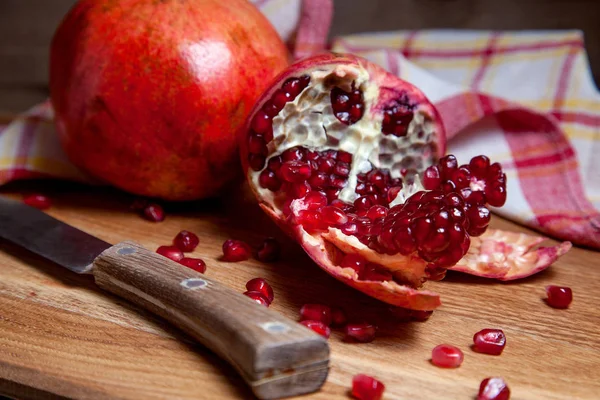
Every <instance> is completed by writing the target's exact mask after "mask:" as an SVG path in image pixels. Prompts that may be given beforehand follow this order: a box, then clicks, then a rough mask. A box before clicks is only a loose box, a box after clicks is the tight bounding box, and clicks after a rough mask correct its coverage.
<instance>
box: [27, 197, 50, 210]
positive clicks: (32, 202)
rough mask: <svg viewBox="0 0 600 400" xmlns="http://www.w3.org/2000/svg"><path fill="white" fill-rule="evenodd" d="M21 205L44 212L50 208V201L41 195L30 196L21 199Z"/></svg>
mask: <svg viewBox="0 0 600 400" xmlns="http://www.w3.org/2000/svg"><path fill="white" fill-rule="evenodd" d="M23 203H25V204H27V205H28V206H30V207H35V208H37V209H39V210H46V209H48V208H50V207H51V206H52V201H50V198H49V197H47V196H44V195H43V194H30V195H27V196H25V197H24V198H23Z"/></svg>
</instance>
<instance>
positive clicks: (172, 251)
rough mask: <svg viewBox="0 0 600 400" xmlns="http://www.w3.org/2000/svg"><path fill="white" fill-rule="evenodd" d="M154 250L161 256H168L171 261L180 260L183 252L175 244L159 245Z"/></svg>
mask: <svg viewBox="0 0 600 400" xmlns="http://www.w3.org/2000/svg"><path fill="white" fill-rule="evenodd" d="M156 252H157V253H158V254H160V255H161V256H164V257H167V258H170V259H171V260H173V261H177V262H179V261H181V260H182V259H183V253H182V252H181V250H179V249H178V248H177V247H175V246H160V247H159V248H158V249H156Z"/></svg>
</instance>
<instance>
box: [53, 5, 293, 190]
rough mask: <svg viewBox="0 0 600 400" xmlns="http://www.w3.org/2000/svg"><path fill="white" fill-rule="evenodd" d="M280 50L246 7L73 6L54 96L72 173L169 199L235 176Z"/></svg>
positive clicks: (59, 42) (57, 47)
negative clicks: (248, 124)
mask: <svg viewBox="0 0 600 400" xmlns="http://www.w3.org/2000/svg"><path fill="white" fill-rule="evenodd" d="M287 65H288V54H287V50H286V48H285V45H284V44H283V42H282V41H281V39H280V38H279V36H278V34H277V32H276V31H275V29H274V28H273V27H272V26H271V24H270V23H269V21H268V20H267V19H266V18H265V17H264V16H263V15H262V14H261V13H260V11H259V10H258V9H256V8H255V7H254V6H253V5H252V4H251V3H250V2H249V1H247V0H227V1H222V0H188V1H140V0H110V1H108V0H80V1H78V2H77V3H76V4H75V6H74V7H73V8H72V9H71V10H70V12H69V13H68V14H67V16H66V17H65V18H64V20H63V21H62V23H61V24H60V26H59V27H58V29H57V31H56V33H55V35H54V38H53V41H52V47H51V54H50V95H51V100H52V105H53V107H54V110H55V113H56V128H57V131H58V133H59V136H60V139H61V142H62V145H63V148H64V150H65V152H66V153H67V155H68V156H69V158H70V160H71V161H72V162H73V163H74V164H75V165H77V166H78V167H79V168H81V169H83V170H85V171H86V172H88V173H89V174H91V175H93V176H95V177H96V178H99V179H101V180H103V181H105V182H107V183H110V184H112V185H114V186H117V187H119V188H121V189H124V190H126V191H129V192H132V193H135V194H138V195H143V196H150V197H159V198H163V199H166V200H192V199H198V198H204V197H209V196H213V195H215V194H216V193H217V192H218V191H219V190H220V189H221V188H223V186H224V185H226V184H227V183H229V182H230V181H231V180H232V179H233V178H234V177H235V176H236V175H239V168H236V165H237V164H238V156H237V139H236V133H237V131H238V130H239V128H240V126H242V125H243V124H244V122H245V119H246V117H247V115H248V113H249V111H250V109H251V108H252V106H253V105H254V103H255V101H256V100H257V98H258V97H259V96H260V94H261V93H262V91H263V90H264V89H265V88H266V86H267V85H268V82H269V81H270V80H271V79H272V78H273V77H275V75H276V74H278V73H279V72H281V71H282V70H283V69H284V68H285V67H286V66H287Z"/></svg>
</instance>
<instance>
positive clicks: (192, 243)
mask: <svg viewBox="0 0 600 400" xmlns="http://www.w3.org/2000/svg"><path fill="white" fill-rule="evenodd" d="M198 243H200V239H198V236H196V234H195V233H192V232H188V231H181V232H179V233H178V234H177V236H175V239H173V245H175V247H177V248H178V249H179V250H181V251H183V252H191V251H194V249H195V248H196V247H197V246H198Z"/></svg>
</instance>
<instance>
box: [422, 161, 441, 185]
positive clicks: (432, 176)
mask: <svg viewBox="0 0 600 400" xmlns="http://www.w3.org/2000/svg"><path fill="white" fill-rule="evenodd" d="M441 183H442V178H441V176H440V170H439V169H438V167H437V166H435V165H432V166H430V167H428V168H427V169H426V170H425V172H424V173H423V187H425V189H427V190H434V189H437V188H438V186H440V184H441Z"/></svg>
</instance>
